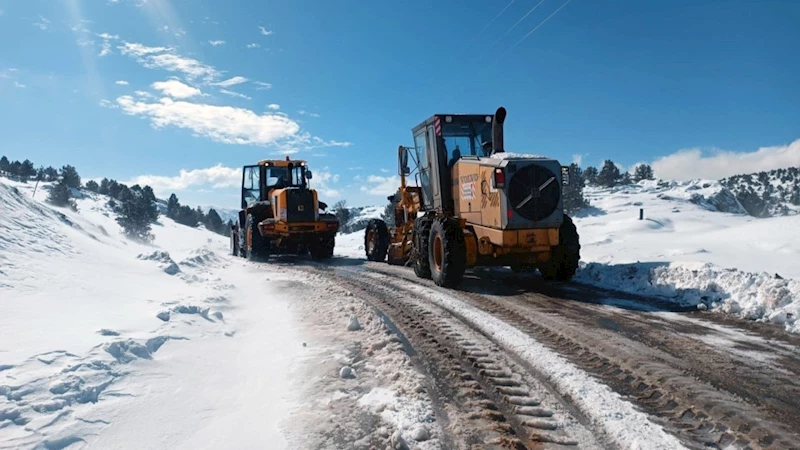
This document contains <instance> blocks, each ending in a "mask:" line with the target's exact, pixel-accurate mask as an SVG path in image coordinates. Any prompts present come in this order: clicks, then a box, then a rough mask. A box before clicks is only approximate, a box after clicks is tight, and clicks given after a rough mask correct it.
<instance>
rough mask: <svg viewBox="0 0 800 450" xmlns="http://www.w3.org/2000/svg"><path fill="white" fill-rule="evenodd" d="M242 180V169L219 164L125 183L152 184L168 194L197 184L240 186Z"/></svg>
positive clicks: (156, 188)
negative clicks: (170, 175)
mask: <svg viewBox="0 0 800 450" xmlns="http://www.w3.org/2000/svg"><path fill="white" fill-rule="evenodd" d="M241 181H242V169H241V168H231V167H225V166H223V165H222V164H217V165H215V166H213V167H208V168H206V169H193V170H185V169H181V170H180V172H179V173H178V175H176V176H172V177H168V176H162V175H140V176H138V177H135V178H134V179H133V180H130V181H129V182H127V183H125V184H128V185H129V186H131V185H134V184H138V185H140V186H145V185H147V186H150V187H152V188H153V191H155V193H156V194H168V193H172V192H174V191H184V190H186V189H189V188H191V187H195V186H209V185H210V186H211V187H212V188H215V189H219V188H230V187H236V186H239V183H241Z"/></svg>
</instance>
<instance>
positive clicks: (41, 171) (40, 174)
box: [36, 166, 47, 181]
mask: <svg viewBox="0 0 800 450" xmlns="http://www.w3.org/2000/svg"><path fill="white" fill-rule="evenodd" d="M36 179H37V180H39V181H45V180H46V179H47V174H46V173H45V171H44V166H39V168H38V169H36Z"/></svg>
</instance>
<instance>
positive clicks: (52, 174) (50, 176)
mask: <svg viewBox="0 0 800 450" xmlns="http://www.w3.org/2000/svg"><path fill="white" fill-rule="evenodd" d="M44 174H45V177H46V180H47V181H58V171H57V170H56V169H55V167H53V166H48V167H47V168H46V169H44Z"/></svg>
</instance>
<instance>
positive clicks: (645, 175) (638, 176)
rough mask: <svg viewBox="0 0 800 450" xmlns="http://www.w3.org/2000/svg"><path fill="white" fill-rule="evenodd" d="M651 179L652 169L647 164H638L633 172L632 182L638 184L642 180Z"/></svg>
mask: <svg viewBox="0 0 800 450" xmlns="http://www.w3.org/2000/svg"><path fill="white" fill-rule="evenodd" d="M652 179H653V168H652V167H650V166H649V165H647V164H639V165H638V166H636V169H635V170H634V171H633V181H635V182H637V183H638V182H640V181H642V180H652Z"/></svg>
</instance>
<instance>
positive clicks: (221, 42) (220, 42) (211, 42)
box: [208, 40, 225, 47]
mask: <svg viewBox="0 0 800 450" xmlns="http://www.w3.org/2000/svg"><path fill="white" fill-rule="evenodd" d="M208 43H209V44H211V45H213V46H214V47H218V46H220V45H225V41H222V40H218V41H208Z"/></svg>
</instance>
